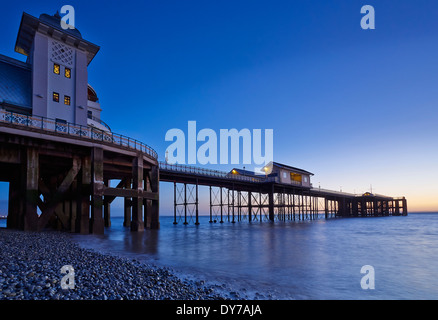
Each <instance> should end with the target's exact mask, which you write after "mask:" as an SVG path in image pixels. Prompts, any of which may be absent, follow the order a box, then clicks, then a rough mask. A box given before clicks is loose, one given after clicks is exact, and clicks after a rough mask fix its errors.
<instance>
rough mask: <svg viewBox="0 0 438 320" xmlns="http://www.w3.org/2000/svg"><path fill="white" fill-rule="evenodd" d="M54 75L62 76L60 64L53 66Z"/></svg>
mask: <svg viewBox="0 0 438 320" xmlns="http://www.w3.org/2000/svg"><path fill="white" fill-rule="evenodd" d="M53 73H55V74H60V73H61V67H60V66H59V64H56V63H55V64H54V65H53Z"/></svg>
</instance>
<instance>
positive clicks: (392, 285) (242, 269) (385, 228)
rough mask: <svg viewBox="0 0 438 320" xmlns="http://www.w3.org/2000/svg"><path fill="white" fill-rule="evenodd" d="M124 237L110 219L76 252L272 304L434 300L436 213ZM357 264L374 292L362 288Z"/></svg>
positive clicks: (437, 288) (164, 223) (204, 227)
mask: <svg viewBox="0 0 438 320" xmlns="http://www.w3.org/2000/svg"><path fill="white" fill-rule="evenodd" d="M160 221H161V229H160V230H147V231H146V232H144V233H131V232H130V231H129V230H127V229H126V228H124V227H123V226H122V222H123V221H122V219H121V218H113V219H112V226H111V228H108V229H106V231H105V235H103V236H96V235H87V236H79V235H75V236H73V238H74V239H75V240H76V241H78V242H79V243H80V244H81V245H82V246H84V247H87V248H93V249H96V250H100V251H104V252H107V253H112V254H117V255H123V256H129V257H135V258H136V259H138V260H140V261H143V262H146V263H155V264H157V265H165V266H170V267H172V268H173V269H175V270H177V271H178V272H180V273H181V274H184V275H192V276H193V277H194V278H196V279H202V280H211V281H214V282H220V283H225V284H227V285H229V286H230V287H231V288H234V289H235V290H236V291H237V290H241V289H242V288H244V289H245V290H246V291H245V292H247V294H248V298H253V297H254V296H252V295H253V293H254V292H260V293H267V292H270V293H271V294H272V298H275V299H438V276H437V273H438V213H437V214H410V215H409V216H407V217H379V218H351V219H348V218H347V219H331V220H324V219H320V220H317V221H307V222H275V223H270V222H263V223H259V222H258V223H252V224H250V223H248V222H240V223H235V224H231V223H224V224H219V223H213V224H210V223H208V217H205V218H204V217H202V219H201V225H199V226H195V225H188V226H184V225H182V224H178V225H176V226H175V225H173V224H172V221H173V218H171V217H161V218H160ZM363 265H371V266H373V267H374V270H375V289H374V290H363V289H362V288H361V286H360V280H361V278H362V277H363V276H364V274H361V273H360V269H361V267H362V266H363Z"/></svg>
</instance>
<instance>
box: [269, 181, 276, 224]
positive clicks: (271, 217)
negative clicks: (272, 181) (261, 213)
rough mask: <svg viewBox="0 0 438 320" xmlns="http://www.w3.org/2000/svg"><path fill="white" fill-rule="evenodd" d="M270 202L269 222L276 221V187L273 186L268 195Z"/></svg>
mask: <svg viewBox="0 0 438 320" xmlns="http://www.w3.org/2000/svg"><path fill="white" fill-rule="evenodd" d="M268 201H269V204H268V205H269V220H271V221H274V214H275V212H274V185H272V188H271V191H270V192H269V194H268Z"/></svg>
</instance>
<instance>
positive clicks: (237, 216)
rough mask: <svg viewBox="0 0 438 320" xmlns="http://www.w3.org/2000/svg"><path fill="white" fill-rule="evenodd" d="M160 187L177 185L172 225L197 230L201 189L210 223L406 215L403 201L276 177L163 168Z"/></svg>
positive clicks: (405, 206) (183, 167) (233, 171)
mask: <svg viewBox="0 0 438 320" xmlns="http://www.w3.org/2000/svg"><path fill="white" fill-rule="evenodd" d="M160 181H166V182H171V183H173V185H174V224H177V223H183V224H188V223H194V224H199V197H198V194H199V187H200V186H206V187H208V188H209V206H210V212H209V216H210V220H209V221H210V222H219V223H223V222H225V221H228V222H232V223H234V222H238V221H249V222H251V221H260V222H261V221H277V220H278V221H287V220H289V221H295V220H306V219H316V218H318V217H321V216H323V217H324V218H326V219H327V218H333V217H377V216H399V215H407V213H408V212H407V200H406V198H405V197H399V198H395V197H389V196H384V195H378V194H371V193H365V194H362V195H355V194H351V193H346V192H338V191H333V190H326V189H321V188H313V187H312V186H311V184H309V186H303V185H302V184H300V183H282V182H281V181H280V179H279V177H278V176H274V177H272V176H263V175H251V174H247V175H241V174H238V172H237V170H236V169H233V170H232V171H231V172H223V171H218V170H209V169H204V168H197V167H191V166H186V165H178V164H167V163H164V162H160Z"/></svg>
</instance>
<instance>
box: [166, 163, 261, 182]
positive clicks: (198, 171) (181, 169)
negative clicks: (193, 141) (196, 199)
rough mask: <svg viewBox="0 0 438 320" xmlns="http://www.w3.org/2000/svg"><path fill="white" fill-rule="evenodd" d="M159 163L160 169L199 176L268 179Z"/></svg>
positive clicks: (250, 180)
mask: <svg viewBox="0 0 438 320" xmlns="http://www.w3.org/2000/svg"><path fill="white" fill-rule="evenodd" d="M159 165H160V170H167V171H173V172H181V173H189V174H194V175H199V176H208V177H217V178H223V179H232V180H239V181H246V182H254V183H260V182H266V181H267V179H266V178H265V176H260V177H257V176H255V177H250V176H245V175H240V174H233V173H230V172H225V171H219V170H213V169H205V168H200V167H193V166H188V165H184V164H170V163H166V162H159Z"/></svg>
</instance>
